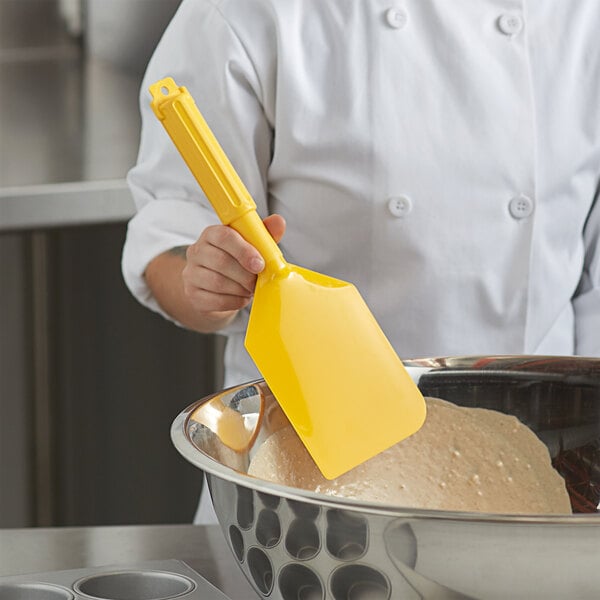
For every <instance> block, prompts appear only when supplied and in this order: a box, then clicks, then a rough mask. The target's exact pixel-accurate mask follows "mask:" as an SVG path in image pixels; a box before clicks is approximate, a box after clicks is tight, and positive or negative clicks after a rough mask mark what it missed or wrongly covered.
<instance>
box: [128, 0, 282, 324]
mask: <svg viewBox="0 0 600 600" xmlns="http://www.w3.org/2000/svg"><path fill="white" fill-rule="evenodd" d="M256 72H257V71H256V69H255V66H254V65H253V62H252V60H251V59H250V57H249V56H248V54H247V52H246V50H245V47H244V45H243V44H242V43H241V42H240V39H239V37H238V34H237V33H236V32H235V31H234V30H233V29H232V28H231V27H230V26H229V24H228V23H227V21H226V20H225V18H224V17H223V15H222V14H221V13H220V12H219V10H218V8H216V7H215V5H213V3H212V2H210V1H209V0H184V2H183V3H182V4H181V6H180V8H179V10H178V12H177V13H176V15H175V16H174V18H173V20H172V22H171V23H170V25H169V26H168V28H167V30H166V31H165V33H164V35H163V38H162V39H161V41H160V43H159V44H158V46H157V48H156V50H155V52H154V55H153V57H152V59H151V60H150V63H149V65H148V69H147V71H146V74H145V76H144V80H143V83H142V89H141V92H140V108H141V116H142V129H141V141H140V149H139V155H138V160H137V164H136V165H135V167H133V169H132V170H131V171H130V172H129V174H128V177H127V180H128V184H129V187H130V190H131V193H132V195H133V199H134V202H135V205H136V209H137V212H136V215H135V216H134V217H133V218H132V219H131V221H130V222H129V225H128V230H127V237H126V241H125V245H124V249H123V257H122V270H123V276H124V279H125V282H126V284H127V286H128V287H129V289H130V290H131V292H132V293H133V295H134V296H135V297H136V298H137V299H138V300H139V301H140V302H141V303H142V304H144V305H145V306H147V307H148V308H150V309H152V310H155V311H157V312H159V313H161V314H162V315H163V316H165V317H166V318H170V317H169V316H168V315H166V314H165V313H164V311H162V310H161V308H160V306H159V305H158V303H157V302H156V300H155V299H154V298H153V297H152V294H151V292H150V290H149V288H148V286H147V285H146V283H145V279H144V271H145V269H146V266H147V265H148V263H149V262H150V261H151V260H152V259H153V258H154V257H156V256H157V255H159V254H161V253H162V252H165V251H167V250H169V249H170V248H173V247H175V246H181V245H187V244H191V243H193V242H194V241H196V240H197V239H198V237H199V235H200V233H201V232H202V230H203V229H204V228H205V227H207V226H208V225H211V224H214V223H218V219H217V217H216V215H215V214H214V211H213V209H212V207H211V206H210V204H209V202H208V201H207V200H206V198H205V197H204V195H203V193H202V190H201V189H200V187H199V185H198V183H197V182H196V180H195V179H194V177H193V176H192V175H191V173H190V172H189V170H188V168H187V166H186V165H185V163H184V162H183V159H182V158H181V157H180V156H179V153H178V152H177V150H176V149H175V147H174V145H173V143H172V142H171V140H170V139H169V137H168V136H167V133H166V132H165V130H164V129H163V127H162V125H161V124H160V123H159V121H158V120H157V119H156V117H155V116H154V114H153V113H152V110H151V109H150V94H149V92H148V86H149V85H150V84H152V83H154V82H155V81H158V80H159V79H162V78H163V77H167V76H169V77H173V79H174V80H175V82H176V83H177V84H178V85H181V86H185V87H187V88H188V90H189V91H190V93H191V94H192V96H193V97H194V99H195V101H196V104H197V106H198V108H199V109H200V111H201V112H202V114H203V116H204V118H205V119H206V121H207V122H208V124H209V126H210V127H211V129H212V130H213V132H214V133H215V136H216V137H217V139H218V140H219V142H220V144H221V145H222V146H223V149H224V150H225V152H226V154H227V155H228V157H229V159H230V160H231V162H232V163H233V166H234V168H235V169H236V170H237V172H238V173H239V175H240V177H241V179H242V181H243V182H244V183H245V185H246V187H247V188H248V190H249V192H250V194H251V195H252V197H253V198H254V200H255V202H256V204H257V206H258V212H259V214H261V215H262V216H263V217H265V216H266V215H267V214H268V209H267V198H266V173H267V169H268V165H269V162H270V158H271V146H272V138H273V134H272V128H271V125H270V123H269V122H268V120H267V118H266V116H265V111H264V110H263V106H262V100H261V97H260V96H261V86H260V82H259V81H258V77H257V75H256ZM240 317H241V319H242V320H243V315H240ZM238 321H240V319H238ZM242 326H243V324H242V323H237V324H236V322H234V323H233V324H232V325H231V326H230V328H232V329H233V330H237V329H238V328H240V327H242Z"/></svg>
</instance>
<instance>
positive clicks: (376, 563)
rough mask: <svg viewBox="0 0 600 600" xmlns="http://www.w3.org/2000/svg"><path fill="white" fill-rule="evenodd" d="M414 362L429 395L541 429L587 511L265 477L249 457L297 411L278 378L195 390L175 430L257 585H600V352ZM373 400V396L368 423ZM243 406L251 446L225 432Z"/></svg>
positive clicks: (274, 591) (526, 594)
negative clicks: (483, 503)
mask: <svg viewBox="0 0 600 600" xmlns="http://www.w3.org/2000/svg"><path fill="white" fill-rule="evenodd" d="M405 364H406V366H407V369H408V370H409V372H410V373H411V375H412V376H413V378H414V379H415V381H416V382H417V383H418V385H419V387H420V389H421V391H422V392H423V394H425V395H428V396H437V397H439V398H443V399H445V400H449V401H452V402H455V403H457V404H460V405H464V406H479V407H485V408H491V409H495V410H499V411H502V412H505V413H510V414H513V415H516V416H517V417H518V418H519V419H521V421H523V422H524V423H525V424H526V425H528V426H529V427H531V428H532V429H533V430H534V431H535V432H536V433H537V434H538V436H539V437H540V438H541V439H542V440H543V441H544V442H545V443H546V445H547V446H548V448H549V450H550V454H551V456H552V459H553V461H554V464H555V466H556V468H557V469H558V470H559V471H560V473H561V474H562V475H563V476H564V478H565V480H566V482H567V487H568V490H569V494H570V497H571V502H572V505H573V509H574V511H575V512H576V513H578V514H574V515H565V516H544V515H525V516H514V515H512V516H510V515H498V514H480V513H464V512H462V513H461V512H444V511H436V510H416V509H410V508H407V509H404V508H401V507H400V508H399V507H397V506H386V505H381V504H375V503H367V502H359V501H355V500H350V499H344V498H339V497H327V496H322V495H318V494H315V493H312V492H307V491H304V490H299V489H296V488H290V487H285V486H280V485H275V484H272V483H269V482H266V481H262V480H258V479H256V478H253V477H251V476H249V475H247V474H246V472H247V468H248V465H249V461H250V459H251V457H252V456H253V454H254V453H255V451H256V449H257V448H258V447H259V446H260V445H261V444H262V443H263V442H264V440H265V439H266V438H267V436H268V435H269V434H270V433H271V432H273V431H275V430H276V429H277V428H279V427H280V426H281V425H282V423H285V417H284V416H283V415H282V413H281V410H280V409H279V407H278V405H277V403H276V402H275V401H274V399H273V397H272V395H271V393H270V391H269V388H268V387H267V386H266V384H265V383H264V381H257V382H253V383H250V384H247V385H241V386H237V387H235V388H231V389H228V390H225V391H223V392H220V393H218V394H215V395H213V396H210V397H208V398H205V399H203V400H200V401H198V402H196V403H195V404H193V405H192V406H190V407H188V408H187V409H186V410H185V411H183V412H182V413H181V414H180V415H179V416H178V417H177V418H176V419H175V421H174V423H173V426H172V431H171V433H172V439H173V442H174V444H175V446H176V448H177V449H178V450H179V452H180V453H181V454H182V455H183V456H184V457H185V458H186V459H187V460H189V461H190V462H191V463H193V464H194V465H196V466H197V467H199V468H200V469H202V471H204V472H205V473H206V476H207V480H208V485H209V488H210V492H211V494H212V498H213V501H214V505H215V509H216V512H217V516H218V518H219V522H220V524H221V527H222V529H223V533H224V535H225V537H226V538H227V541H228V543H229V546H230V547H231V550H232V553H233V560H235V562H236V563H237V564H238V565H239V567H240V568H241V569H242V571H243V572H244V574H245V575H246V577H247V578H248V580H249V581H250V582H251V584H252V585H253V587H254V589H255V590H256V592H257V594H258V595H259V596H260V597H263V598H273V599H283V600H325V599H331V600H367V599H369V600H374V599H382V600H383V599H396V598H415V599H419V598H450V599H452V598H454V599H459V598H481V599H486V600H487V599H495V598H498V599H502V600H506V599H507V598H510V599H516V598H524V599H533V598H544V599H548V598H559V599H564V598H569V599H578V598H596V597H598V596H600V516H599V515H597V514H596V513H597V510H598V502H599V501H600V359H592V358H579V357H576V358H574V357H540V356H513V357H507V356H503V357H492V356H488V357H461V358H437V359H424V360H415V361H406V362H405ZM368 410H369V405H368V402H365V427H368V426H369V419H368ZM207 414H209V415H212V417H211V418H212V421H211V420H210V419H208V420H207V419H206V415H207ZM232 415H233V421H234V423H233V424H234V425H236V426H237V427H238V428H239V426H240V425H241V427H242V433H244V432H247V433H244V435H242V436H241V437H244V436H247V440H246V441H244V443H243V444H241V445H242V446H243V445H247V446H248V447H247V448H245V449H242V450H239V449H238V451H234V450H232V449H231V448H230V447H228V446H227V445H225V444H224V443H223V441H222V439H221V438H220V437H219V435H217V433H215V432H221V433H223V432H224V433H225V434H226V433H227V431H228V430H227V429H225V427H224V426H225V425H227V424H229V425H231V424H232ZM225 419H227V422H225ZM203 423H208V425H209V426H207V425H206V424H203ZM229 431H231V430H229ZM238 431H240V430H239V429H238ZM238 437H239V436H238ZM223 439H226V436H223Z"/></svg>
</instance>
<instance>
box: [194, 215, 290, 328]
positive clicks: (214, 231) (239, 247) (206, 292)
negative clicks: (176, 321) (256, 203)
mask: <svg viewBox="0 0 600 600" xmlns="http://www.w3.org/2000/svg"><path fill="white" fill-rule="evenodd" d="M264 224H265V226H266V227H267V229H268V231H269V233H270V234H271V235H272V236H273V239H274V240H275V241H276V242H279V241H280V240H281V238H282V237H283V234H284V232H285V220H284V219H283V217H281V216H280V215H271V216H269V217H267V218H266V219H265V220H264ZM186 259H187V262H186V266H185V267H184V269H183V271H182V280H183V291H184V294H185V297H186V299H187V301H188V302H189V303H190V305H191V307H192V308H193V310H194V311H195V312H196V313H197V314H198V316H199V317H202V318H203V319H207V320H208V321H214V322H219V323H221V322H223V323H227V322H228V321H229V320H231V319H232V318H233V317H234V316H235V314H236V313H237V311H238V310H240V309H241V308H244V306H246V305H247V304H248V303H249V302H250V300H251V299H252V295H253V293H254V287H255V285H256V276H257V274H258V273H260V272H261V271H262V270H263V269H264V266H265V265H264V261H263V259H262V257H261V255H260V254H259V252H258V250H257V249H256V248H255V247H254V246H252V245H251V244H249V243H248V242H246V241H245V240H244V239H243V238H242V236H241V235H240V234H239V233H238V232H237V231H235V230H234V229H232V228H231V227H228V226H226V225H213V226H210V227H207V228H206V229H205V230H204V231H203V232H202V235H201V236H200V237H199V238H198V240H197V241H196V242H195V243H194V244H192V245H191V246H189V247H188V249H187V251H186Z"/></svg>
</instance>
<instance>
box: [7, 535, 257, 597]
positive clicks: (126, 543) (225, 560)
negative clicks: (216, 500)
mask: <svg viewBox="0 0 600 600" xmlns="http://www.w3.org/2000/svg"><path fill="white" fill-rule="evenodd" d="M169 559H176V560H181V561H183V562H185V563H186V564H188V565H189V566H190V567H191V568H192V569H194V570H195V571H197V572H198V573H200V574H201V575H202V576H203V577H204V578H206V579H207V580H208V581H210V582H211V583H212V584H213V585H214V586H216V587H217V588H218V589H220V590H221V591H222V592H224V593H225V594H226V595H227V596H229V597H231V598H233V599H235V600H246V599H248V600H249V599H250V598H254V597H255V594H254V592H253V591H252V588H251V587H250V586H249V584H248V583H247V581H246V580H245V578H244V576H243V575H242V573H241V572H240V571H238V570H236V569H232V568H231V555H230V551H229V549H228V548H227V545H226V543H225V540H224V538H223V535H222V533H221V531H220V529H219V528H218V526H216V525H211V526H197V525H196V526H195V525H161V526H126V527H74V528H69V527H65V528H30V529H0V577H2V576H16V575H25V574H31V573H43V572H47V571H64V570H67V569H79V568H91V567H102V566H104V565H124V566H125V565H129V566H130V565H132V564H133V563H141V562H144V561H157V560H169Z"/></svg>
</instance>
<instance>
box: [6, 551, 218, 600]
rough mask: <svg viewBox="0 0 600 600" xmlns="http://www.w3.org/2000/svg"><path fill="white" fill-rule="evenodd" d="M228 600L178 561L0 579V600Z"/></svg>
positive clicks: (149, 562) (150, 562) (110, 566)
mask: <svg viewBox="0 0 600 600" xmlns="http://www.w3.org/2000/svg"><path fill="white" fill-rule="evenodd" d="M172 598H177V599H179V600H229V598H228V597H227V596H225V595H224V594H223V593H222V592H220V591H219V590H218V589H217V588H215V587H214V586H213V585H212V584H211V583H209V582H208V581H206V579H204V578H203V577H202V576H200V575H199V574H198V573H196V572H195V571H194V570H193V569H191V568H190V567H188V566H187V565H186V564H185V563H184V562H181V561H179V560H167V561H148V562H144V563H136V564H127V565H109V566H105V567H93V568H85V569H72V570H68V571H50V572H47V573H33V574H27V575H19V576H8V577H0V600H38V599H39V600H171V599H172Z"/></svg>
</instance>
